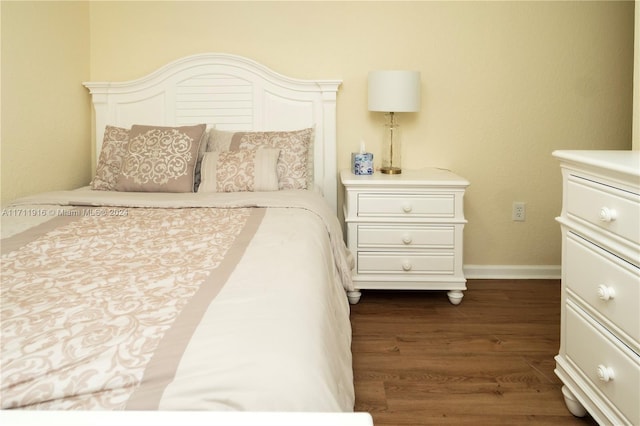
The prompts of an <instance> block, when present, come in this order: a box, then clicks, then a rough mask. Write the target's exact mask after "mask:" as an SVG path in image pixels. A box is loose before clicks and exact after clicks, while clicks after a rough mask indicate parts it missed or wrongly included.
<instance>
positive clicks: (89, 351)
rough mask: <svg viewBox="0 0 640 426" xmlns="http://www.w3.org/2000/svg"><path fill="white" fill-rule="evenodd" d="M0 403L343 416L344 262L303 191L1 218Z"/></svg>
mask: <svg viewBox="0 0 640 426" xmlns="http://www.w3.org/2000/svg"><path fill="white" fill-rule="evenodd" d="M2 233H3V239H2V271H1V272H2V287H1V291H2V293H1V295H0V298H1V302H2V306H1V315H2V323H1V331H2V349H1V362H2V364H1V368H2V370H1V384H0V387H1V392H0V396H1V404H2V408H3V409H7V408H29V409H46V410H72V409H80V410H92V409H100V410H105V409H107V410H215V411H225V410H234V411H254V412H267V411H271V412H273V411H288V412H291V411H293V412H303V411H310V412H345V411H346V412H349V411H353V404H354V391H353V375H352V366H351V351H350V343H351V328H350V323H349V305H348V302H347V298H346V294H345V291H346V290H350V289H352V283H351V281H350V268H351V267H352V259H351V258H350V255H349V253H348V251H347V249H346V248H345V246H344V242H343V240H342V232H341V228H340V224H339V222H338V220H337V218H336V217H335V214H333V213H332V212H331V210H330V208H329V207H328V205H327V204H326V202H325V201H324V199H322V197H321V196H320V195H318V194H317V193H314V192H313V191H302V190H299V191H296V190H291V191H277V192H269V193H259V192H255V193H228V194H220V193H209V194H202V193H195V194H194V193H181V194H167V193H163V194H161V193H147V194H140V193H117V192H109V191H91V190H87V189H83V190H77V191H59V192H52V193H47V194H42V195H38V196H34V197H28V198H24V199H22V200H20V201H18V202H16V203H14V204H13V205H11V206H9V207H7V208H5V209H3V211H2Z"/></svg>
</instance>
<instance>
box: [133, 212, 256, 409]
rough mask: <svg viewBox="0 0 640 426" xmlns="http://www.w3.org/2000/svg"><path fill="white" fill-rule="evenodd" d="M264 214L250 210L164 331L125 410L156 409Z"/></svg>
mask: <svg viewBox="0 0 640 426" xmlns="http://www.w3.org/2000/svg"><path fill="white" fill-rule="evenodd" d="M265 213H266V209H264V208H255V209H252V213H251V216H250V217H249V219H248V220H247V223H246V224H245V226H244V228H243V229H242V231H241V233H240V235H238V237H237V238H236V239H235V241H234V242H233V245H232V246H231V248H230V249H229V251H228V252H227V254H226V255H225V258H224V260H223V262H222V263H221V264H220V266H219V267H218V268H216V269H215V270H214V271H212V273H211V275H209V277H208V278H207V279H206V280H205V282H204V283H203V284H202V285H201V286H200V288H199V289H198V291H197V292H196V294H194V295H193V297H192V298H191V300H190V301H189V303H188V304H187V305H186V306H185V308H184V309H183V310H182V312H181V313H180V315H179V317H178V318H177V319H176V321H175V322H174V324H173V325H172V326H171V328H170V329H169V330H167V332H166V333H165V335H164V337H163V338H162V340H161V342H160V344H159V345H158V348H157V349H156V351H155V353H154V355H153V358H151V361H149V364H148V365H147V367H146V369H145V372H144V375H143V377H142V380H141V383H140V385H139V386H138V388H137V389H136V390H135V391H134V392H133V394H132V395H131V397H130V398H129V401H128V402H127V406H126V408H125V409H126V410H157V409H158V408H159V405H160V401H161V399H162V394H163V393H164V390H165V389H166V387H167V385H168V384H169V383H171V382H172V381H173V379H174V377H175V374H176V371H177V369H178V365H179V364H180V360H181V358H182V355H183V353H184V351H185V350H186V347H187V345H188V344H189V341H190V340H191V337H192V335H193V333H194V331H195V329H196V328H197V326H198V324H199V323H200V321H201V319H202V317H203V315H204V313H205V312H206V310H207V309H208V308H209V305H210V304H211V302H212V301H213V299H215V297H216V296H217V295H218V293H219V292H220V290H222V288H223V287H224V285H225V283H226V282H227V280H228V278H229V276H231V273H232V272H233V270H234V269H235V267H236V265H237V264H238V262H239V261H240V259H241V258H242V256H243V254H244V252H245V250H246V248H247V246H248V245H249V243H250V242H251V240H252V239H253V236H254V235H255V233H256V231H257V230H258V228H259V227H260V223H261V222H262V219H263V218H264V215H265Z"/></svg>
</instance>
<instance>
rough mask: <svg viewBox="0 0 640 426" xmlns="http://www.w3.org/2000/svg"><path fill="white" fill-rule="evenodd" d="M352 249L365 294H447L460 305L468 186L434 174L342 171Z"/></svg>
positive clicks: (354, 296) (353, 297) (353, 298)
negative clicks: (370, 291) (379, 291)
mask: <svg viewBox="0 0 640 426" xmlns="http://www.w3.org/2000/svg"><path fill="white" fill-rule="evenodd" d="M340 180H341V182H342V185H343V186H344V218H345V223H346V236H347V245H348V247H349V250H351V252H352V253H353V256H354V258H355V262H356V266H355V269H354V272H353V281H354V287H355V289H356V290H355V291H352V292H349V294H348V296H349V301H350V302H351V303H352V304H353V303H358V301H359V300H360V296H361V292H360V290H363V289H389V290H448V293H447V295H448V296H449V301H450V302H451V303H452V304H454V305H457V304H459V303H460V302H461V301H462V297H463V293H462V291H463V290H466V288H467V287H466V281H467V280H466V279H465V277H464V273H463V270H462V243H463V239H462V231H463V229H464V225H465V223H467V221H466V219H465V218H464V211H463V197H464V193H465V190H466V188H467V186H469V182H468V181H467V180H466V179H464V178H462V177H460V176H457V175H455V174H454V173H452V172H450V171H448V170H444V169H437V168H429V169H421V170H403V171H402V174H400V175H385V174H381V173H375V174H373V175H367V176H357V175H354V174H353V173H351V171H349V170H343V171H341V172H340Z"/></svg>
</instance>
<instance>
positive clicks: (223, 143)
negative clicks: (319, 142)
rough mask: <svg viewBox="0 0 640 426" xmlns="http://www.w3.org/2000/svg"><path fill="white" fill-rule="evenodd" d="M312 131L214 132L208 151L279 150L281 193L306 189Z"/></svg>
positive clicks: (210, 138)
mask: <svg viewBox="0 0 640 426" xmlns="http://www.w3.org/2000/svg"><path fill="white" fill-rule="evenodd" d="M312 140H313V128H308V129H302V130H293V131H280V132H277V131H276V132H225V131H221V130H216V129H214V130H212V131H211V133H210V136H209V147H208V150H209V151H219V152H224V151H237V150H239V149H254V148H259V147H267V148H279V149H280V157H279V158H278V180H279V189H307V187H308V182H309V180H310V178H312V176H313V170H310V169H309V155H310V154H311V152H310V151H311V142H312Z"/></svg>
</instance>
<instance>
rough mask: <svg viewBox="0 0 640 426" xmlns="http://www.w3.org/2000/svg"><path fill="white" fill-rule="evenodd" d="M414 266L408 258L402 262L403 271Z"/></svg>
mask: <svg viewBox="0 0 640 426" xmlns="http://www.w3.org/2000/svg"><path fill="white" fill-rule="evenodd" d="M411 268H412V266H411V262H409V261H408V260H405V261H404V262H402V270H403V271H407V272H408V271H410V270H411Z"/></svg>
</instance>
